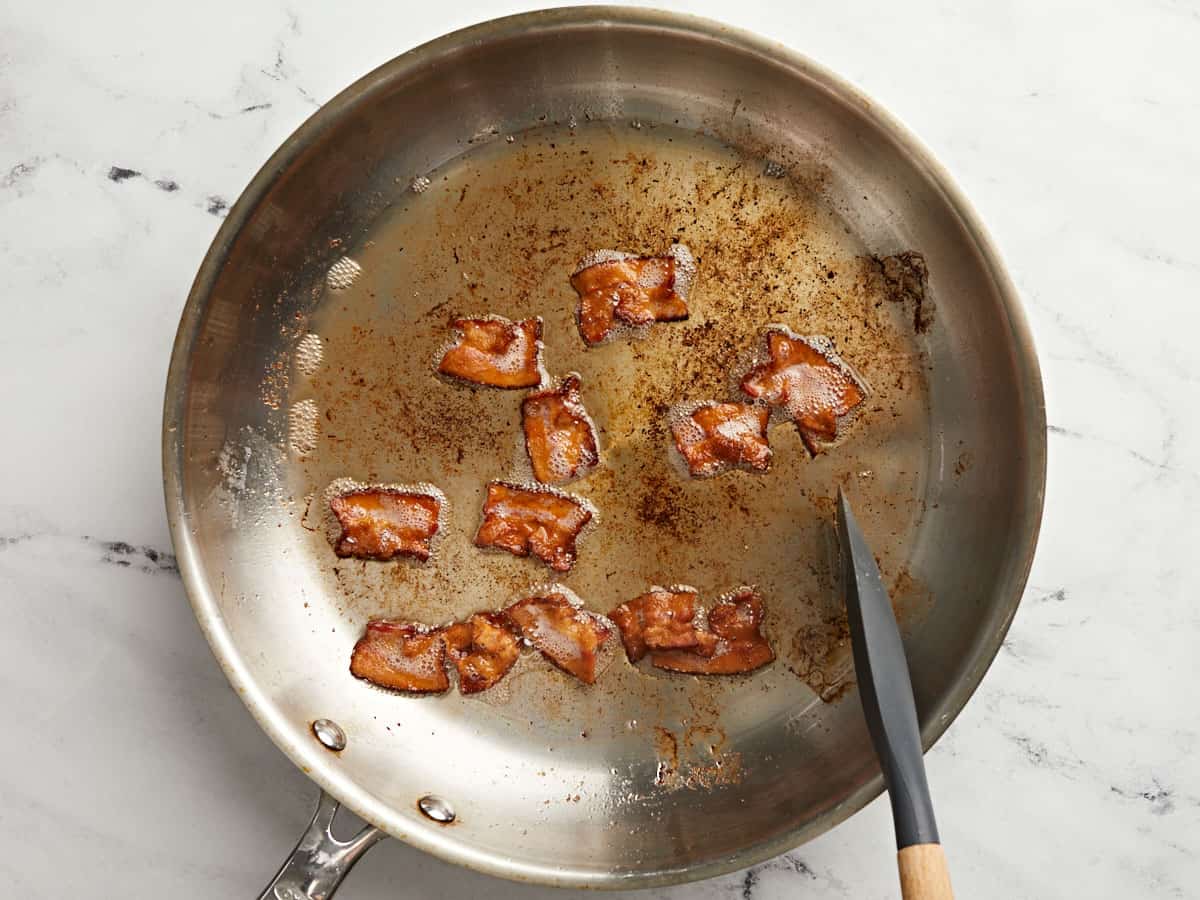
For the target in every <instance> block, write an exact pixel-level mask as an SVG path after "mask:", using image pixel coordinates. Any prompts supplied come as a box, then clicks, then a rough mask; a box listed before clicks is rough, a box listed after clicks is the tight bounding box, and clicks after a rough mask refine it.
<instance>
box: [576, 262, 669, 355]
mask: <svg viewBox="0 0 1200 900" xmlns="http://www.w3.org/2000/svg"><path fill="white" fill-rule="evenodd" d="M675 270H676V260H675V257H674V256H629V257H625V258H624V259H609V260H605V261H603V262H598V263H595V264H594V265H590V266H588V267H587V268H584V269H580V270H579V271H578V272H576V273H575V274H574V275H572V276H571V287H573V288H575V291H576V293H578V294H579V333H580V334H582V335H583V339H584V341H586V342H587V343H588V344H598V343H600V342H601V341H603V340H604V339H605V338H607V337H608V336H609V335H610V334H611V333H612V330H613V328H614V327H615V326H616V323H617V322H618V321H620V322H624V323H626V324H629V325H649V324H650V323H651V322H677V321H680V320H682V319H686V318H687V317H688V307H687V301H685V300H684V298H683V297H682V296H680V294H678V293H676V290H675V288H676V271H675Z"/></svg>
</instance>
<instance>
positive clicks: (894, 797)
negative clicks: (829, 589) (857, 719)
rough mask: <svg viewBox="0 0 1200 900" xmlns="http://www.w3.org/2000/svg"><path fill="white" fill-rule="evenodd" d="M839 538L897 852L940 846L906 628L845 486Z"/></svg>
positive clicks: (859, 669) (857, 665)
mask: <svg viewBox="0 0 1200 900" xmlns="http://www.w3.org/2000/svg"><path fill="white" fill-rule="evenodd" d="M838 536H839V538H840V541H841V550H842V554H841V555H842V571H843V576H844V577H843V580H844V583H845V586H846V614H847V617H848V619H849V622H850V640H851V645H852V647H853V650H854V669H855V673H856V675H857V678H858V686H859V697H860V698H861V699H862V707H863V713H864V715H865V716H866V719H867V727H868V729H869V730H870V732H871V741H872V743H874V745H875V752H876V754H877V755H878V756H879V763H880V766H881V767H882V769H883V780H884V783H885V784H886V785H887V790H888V797H889V798H890V800H891V803H892V818H893V819H894V821H895V823H896V846H897V847H898V848H899V849H901V850H903V849H904V848H905V847H910V846H913V845H916V844H936V843H939V841H938V832H937V823H936V822H935V821H934V817H933V802H932V800H931V799H930V796H929V783H928V782H927V781H926V779H925V761H924V759H923V757H922V749H921V731H920V727H919V725H918V724H917V708H916V704H915V703H914V702H913V694H912V683H911V681H910V680H909V675H908V661H907V659H906V658H905V655H904V645H903V644H902V643H901V641H900V630H899V628H897V626H896V617H895V614H894V613H893V612H892V602H891V600H890V599H889V597H888V594H887V590H886V589H885V588H884V586H883V579H882V578H881V576H880V574H879V566H878V564H877V563H876V562H875V555H874V554H873V553H872V552H871V548H870V547H869V546H868V544H867V540H866V538H865V537H864V536H863V533H862V531H861V530H860V528H859V526H858V522H857V521H856V520H855V518H854V513H852V512H851V511H850V503H849V501H848V500H847V499H846V495H845V493H844V492H843V491H842V490H841V489H840V488H839V489H838Z"/></svg>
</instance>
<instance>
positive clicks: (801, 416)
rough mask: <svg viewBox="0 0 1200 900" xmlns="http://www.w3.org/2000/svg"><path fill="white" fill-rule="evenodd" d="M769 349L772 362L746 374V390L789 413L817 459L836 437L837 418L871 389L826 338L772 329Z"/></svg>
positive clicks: (857, 402)
mask: <svg viewBox="0 0 1200 900" xmlns="http://www.w3.org/2000/svg"><path fill="white" fill-rule="evenodd" d="M766 346H767V356H768V359H767V361H766V362H765V363H763V364H762V365H760V366H755V367H754V368H753V369H751V370H750V371H749V372H747V373H746V376H745V377H744V378H743V379H742V390H743V391H744V392H745V393H746V394H747V395H748V396H750V397H754V398H756V399H762V400H765V401H766V402H767V403H770V404H771V405H772V406H780V407H782V408H783V409H785V410H786V411H787V413H788V415H789V416H791V418H792V421H793V422H795V423H796V427H797V429H799V431H800V438H801V440H803V441H804V446H805V447H807V448H808V452H809V453H811V454H812V455H813V456H816V455H817V454H818V453H820V452H821V447H820V444H822V443H829V442H830V441H833V440H834V439H836V438H837V433H838V419H839V418H841V417H842V416H844V415H846V413H848V412H850V411H851V410H852V409H854V408H855V407H857V406H858V405H859V404H861V403H862V402H863V401H864V400H865V399H866V397H867V392H866V388H865V386H864V385H863V383H862V381H861V380H860V379H859V378H858V376H857V375H855V374H854V372H853V371H852V370H851V369H850V367H849V366H847V365H846V364H845V363H844V362H842V360H841V359H839V358H838V356H837V354H835V353H834V352H833V346H832V343H831V342H830V341H829V340H828V339H826V338H811V337H809V338H805V337H800V336H799V335H797V334H793V333H792V332H790V331H787V330H785V329H782V328H772V329H769V330H768V331H767V339H766Z"/></svg>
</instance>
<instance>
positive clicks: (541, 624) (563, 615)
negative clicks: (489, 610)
mask: <svg viewBox="0 0 1200 900" xmlns="http://www.w3.org/2000/svg"><path fill="white" fill-rule="evenodd" d="M504 612H505V614H506V615H507V616H508V617H509V618H510V619H511V620H512V621H513V623H514V624H515V625H516V626H517V628H518V629H520V631H521V634H522V635H523V636H524V637H525V639H526V640H528V641H529V643H531V644H533V646H534V647H536V648H537V649H538V650H540V651H541V652H542V655H543V656H545V657H546V659H548V660H550V662H552V663H554V665H556V666H558V667H559V668H560V669H562V670H563V671H564V672H568V673H570V674H571V675H574V676H575V677H576V678H578V679H579V680H580V681H582V682H584V683H585V684H594V683H595V681H596V676H597V675H598V674H599V672H598V661H599V651H600V648H601V647H602V646H603V644H604V642H605V641H607V640H608V639H609V637H610V636H611V634H612V629H610V628H609V627H608V626H607V625H606V624H605V623H604V621H603V619H601V618H600V617H599V616H596V615H593V614H592V613H589V612H587V611H586V610H582V609H579V608H578V607H576V606H574V605H572V604H571V601H569V600H568V599H567V598H566V597H565V596H563V595H562V594H559V593H550V594H547V595H546V596H544V597H528V598H526V599H524V600H518V601H517V602H516V603H514V604H513V605H512V606H510V607H508V608H507V609H506V610H505V611H504Z"/></svg>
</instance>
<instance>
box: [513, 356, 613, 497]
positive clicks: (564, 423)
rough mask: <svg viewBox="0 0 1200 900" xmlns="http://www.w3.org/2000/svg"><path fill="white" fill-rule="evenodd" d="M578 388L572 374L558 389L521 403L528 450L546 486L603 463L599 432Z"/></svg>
mask: <svg viewBox="0 0 1200 900" xmlns="http://www.w3.org/2000/svg"><path fill="white" fill-rule="evenodd" d="M579 385H580V380H579V376H578V375H576V374H574V373H572V374H571V375H568V376H567V377H566V378H564V379H563V381H562V384H560V385H559V386H558V387H557V388H550V389H547V390H542V391H537V392H535V393H532V394H530V395H529V396H528V397H526V398H525V400H524V401H523V402H522V403H521V425H522V428H523V429H524V431H525V450H526V452H527V453H528V454H529V461H530V463H532V465H533V475H534V477H535V478H536V479H537V480H538V481H540V482H542V483H543V484H561V483H562V482H564V481H570V480H571V479H572V478H577V477H578V476H580V475H582V474H583V473H584V472H586V471H588V470H589V469H591V468H593V467H594V466H595V465H596V464H597V463H598V462H599V461H600V454H599V453H598V452H597V449H596V429H595V427H594V426H593V425H592V420H591V419H590V418H589V417H588V414H587V410H586V409H584V406H583V398H582V397H581V396H580V393H579Z"/></svg>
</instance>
